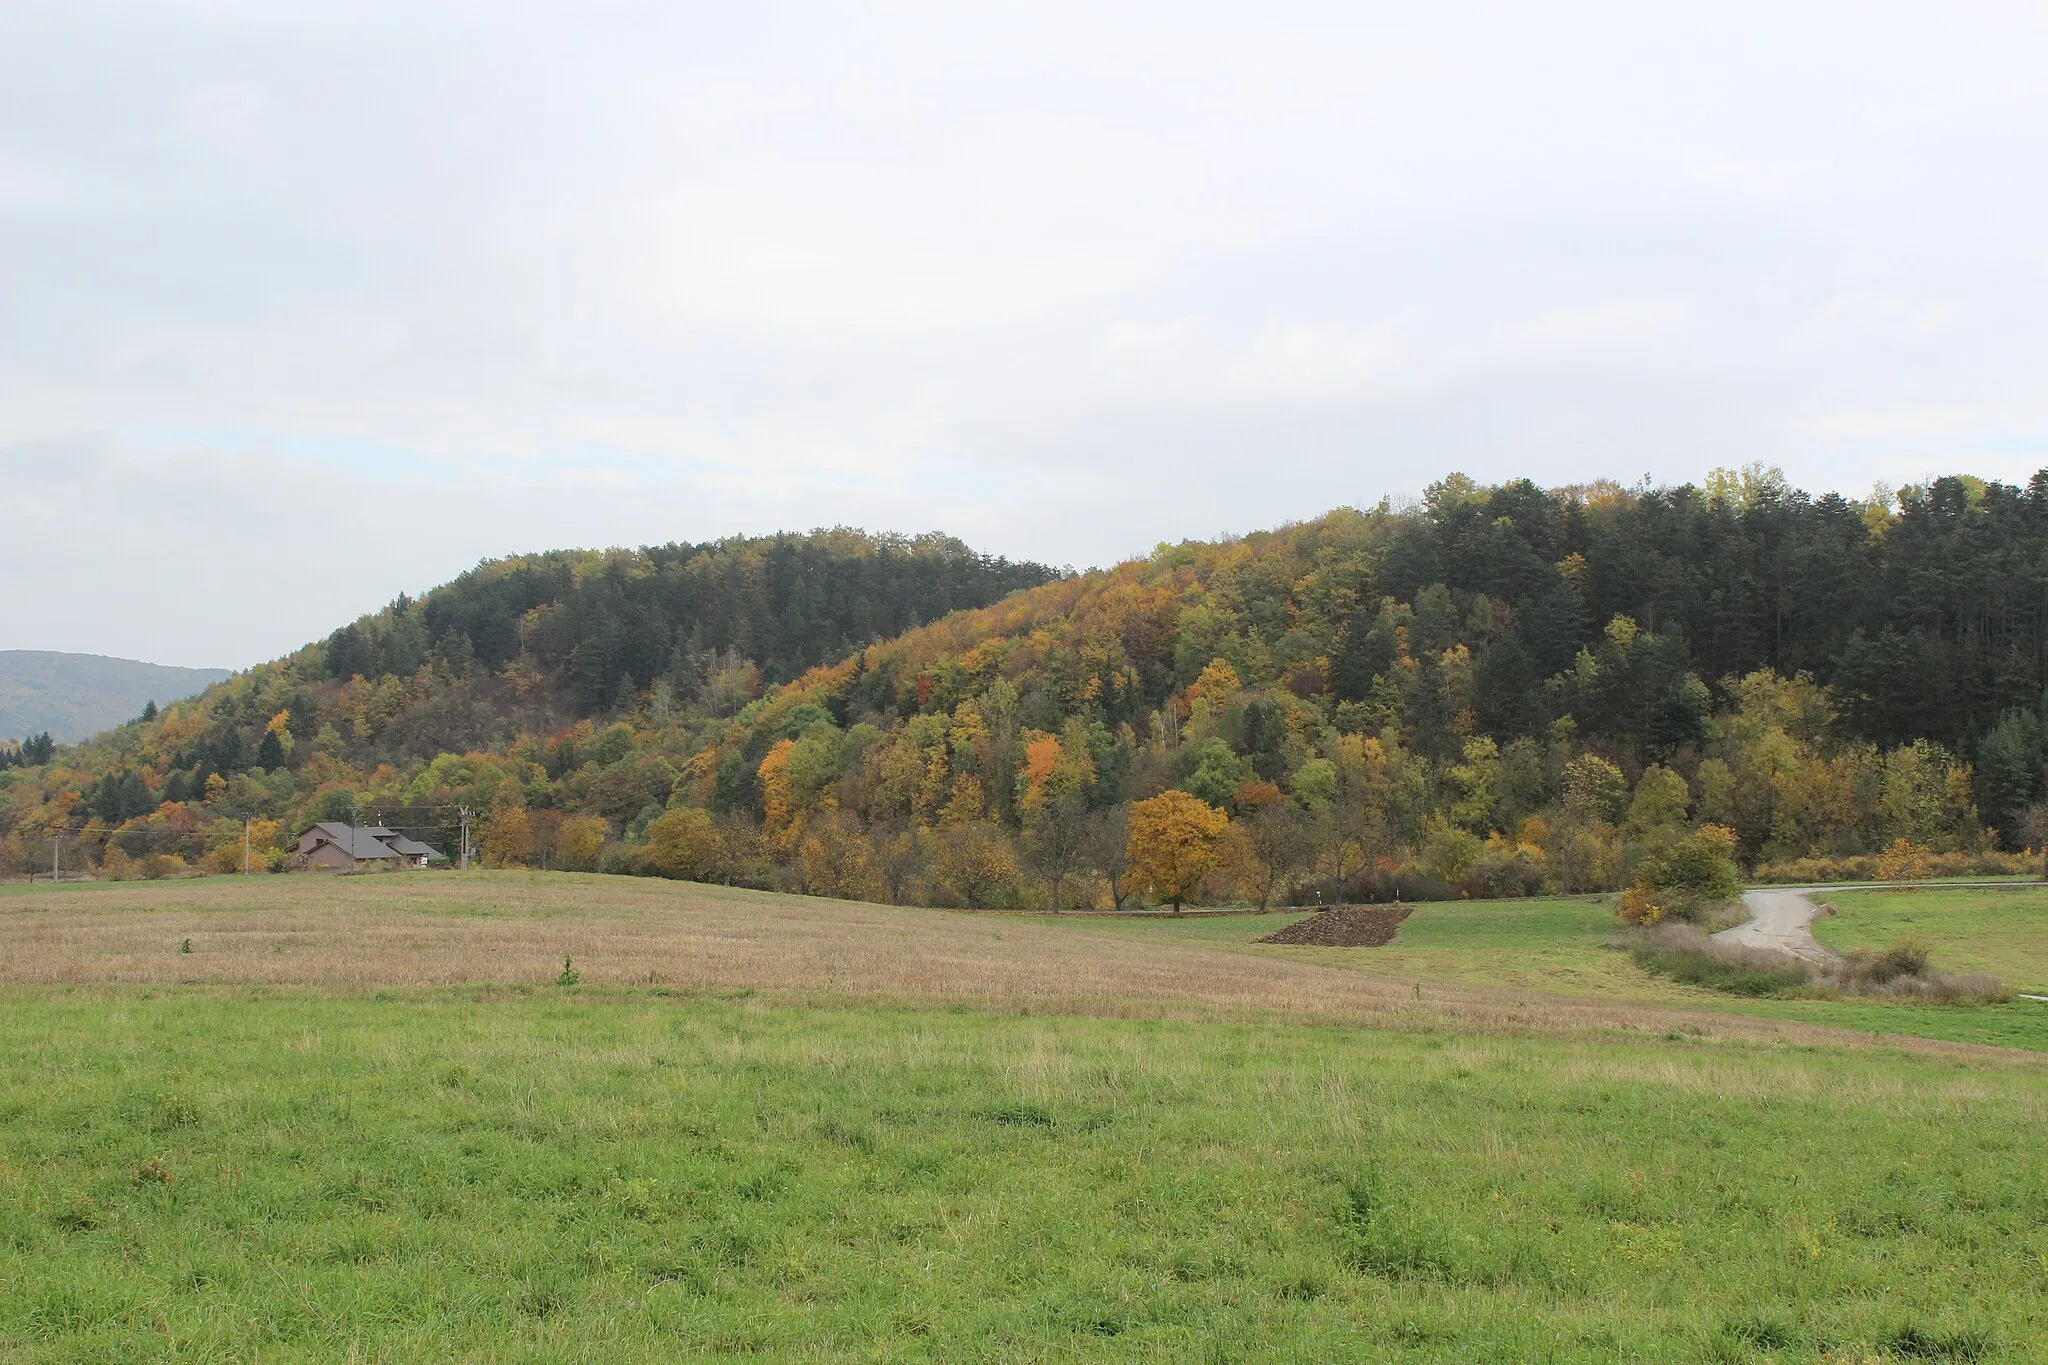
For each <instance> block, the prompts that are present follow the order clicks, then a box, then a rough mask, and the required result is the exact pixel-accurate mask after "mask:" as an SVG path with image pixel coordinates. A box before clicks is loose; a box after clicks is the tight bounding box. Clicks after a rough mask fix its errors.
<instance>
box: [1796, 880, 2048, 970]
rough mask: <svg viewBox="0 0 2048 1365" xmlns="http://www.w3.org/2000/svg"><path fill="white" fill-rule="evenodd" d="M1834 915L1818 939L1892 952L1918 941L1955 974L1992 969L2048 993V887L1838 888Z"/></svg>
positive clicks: (1820, 926)
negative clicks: (1893, 947) (1928, 946)
mask: <svg viewBox="0 0 2048 1365" xmlns="http://www.w3.org/2000/svg"><path fill="white" fill-rule="evenodd" d="M1820 899H1821V900H1822V901H1823V902H1824V903H1826V904H1829V905H1832V906H1834V907H1835V910H1836V913H1835V914H1834V915H1823V916H1821V917H1820V918H1818V919H1816V920H1815V921H1814V925H1813V930H1814V937H1815V938H1818V939H1819V940H1820V941H1821V942H1822V943H1825V944H1827V945H1828V946H1829V947H1830V948H1833V949H1834V950H1835V951H1837V952H1850V951H1852V950H1854V949H1858V948H1886V947H1890V946H1891V945H1892V944H1894V943H1897V942H1898V941H1899V940H1901V939H1904V938H1909V937H1916V936H1917V937H1919V938H1923V939H1925V940H1927V942H1928V943H1929V944H1931V945H1932V946H1933V949H1934V960H1935V962H1936V963H1937V964H1938V965H1939V966H1941V967H1943V968H1944V969H1946V970H1948V971H1953V972H1990V973H1992V974H1993V975H1995V976H1997V977H1998V978H1999V979H2000V980H2002V981H2004V982H2005V984H2006V985H2008V986H2010V987H2012V988H2013V989H2015V990H2020V991H2027V992H2030V993H2032V994H2035V995H2048V887H2044V886H2042V885H2041V884H2040V883H2038V882H2037V883H2034V884H2033V885H2031V886H2026V887H2015V888H2013V889H2011V890H2007V889H2005V888H2003V887H2000V888H1986V889H1983V890H1978V889H1974V888H1963V887H1956V888H1948V889H1942V888H1929V889H1926V890H1919V889H1916V890H1912V891H1832V892H1829V893H1828V894H1826V895H1825V896H1823V897H1821V898H1820Z"/></svg>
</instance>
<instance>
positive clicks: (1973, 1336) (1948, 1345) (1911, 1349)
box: [1883, 1322, 1993, 1360]
mask: <svg viewBox="0 0 2048 1365" xmlns="http://www.w3.org/2000/svg"><path fill="white" fill-rule="evenodd" d="M1883 1345H1884V1349H1885V1350H1886V1351H1888V1352H1890V1353H1891V1354H1892V1355H1895V1356H1903V1357H1905V1358H1907V1359H1910V1360H1984V1359H1986V1358H1988V1357H1989V1356H1990V1355H1991V1353H1992V1350H1993V1342H1992V1340H1991V1339H1990V1338H1989V1337H1987V1336H1986V1335H1984V1334H1983V1333H1982V1332H1930V1331H1928V1330H1927V1329H1925V1328H1923V1327H1921V1326H1920V1325H1919V1324H1918V1323H1912V1322H1909V1323H1907V1324H1906V1325H1905V1326H1903V1327H1901V1328H1899V1329H1898V1330H1897V1331H1895V1332H1893V1333H1892V1334H1891V1335H1890V1336H1888V1337H1886V1338H1885V1340H1884V1343H1883Z"/></svg>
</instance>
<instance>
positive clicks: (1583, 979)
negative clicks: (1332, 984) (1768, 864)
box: [1090, 884, 2048, 1053]
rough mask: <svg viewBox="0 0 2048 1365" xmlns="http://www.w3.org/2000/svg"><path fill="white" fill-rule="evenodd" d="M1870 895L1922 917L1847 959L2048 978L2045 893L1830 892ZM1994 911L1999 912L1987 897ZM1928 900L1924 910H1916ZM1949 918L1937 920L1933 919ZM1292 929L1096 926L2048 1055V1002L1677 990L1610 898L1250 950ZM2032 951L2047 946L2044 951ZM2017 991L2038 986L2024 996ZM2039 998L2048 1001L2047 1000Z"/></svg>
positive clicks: (1265, 925)
mask: <svg viewBox="0 0 2048 1365" xmlns="http://www.w3.org/2000/svg"><path fill="white" fill-rule="evenodd" d="M1866 897H1873V898H1875V903H1876V904H1877V905H1878V906H1880V907H1883V908H1885V909H1886V910H1887V912H1889V913H1893V914H1898V915H1904V916H1916V915H1917V916H1921V918H1919V919H1914V920H1910V921H1908V922H1905V924H1904V927H1903V928H1900V927H1897V926H1895V925H1894V924H1893V923H1892V922H1891V921H1890V920H1885V921H1882V922H1879V923H1878V927H1877V928H1876V930H1875V932H1874V933H1873V934H1871V935H1870V937H1869V941H1868V942H1867V943H1866V942H1863V941H1858V942H1854V943H1850V942H1842V943H1836V944H1835V946H1837V947H1839V948H1843V949H1846V948H1849V947H1857V946H1880V945H1882V944H1887V943H1890V942H1892V941H1894V940H1895V939H1897V938H1898V937H1901V936H1903V935H1904V934H1905V933H1907V932H1919V933H1921V934H1923V935H1924V936H1925V937H1927V938H1929V939H1930V941H1931V942H1932V943H1933V945H1934V960H1935V962H1936V964H1937V965H1939V966H1941V967H1943V968H1944V969H1946V970H1950V971H1957V972H1962V971H1992V972H1995V973H1996V974H1998V975H1999V976H2000V977H2001V978H2002V979H2004V980H2005V981H2006V982H2007V984H2009V985H2011V984H2014V983H2024V982H2026V981H2028V980H2029V979H2034V980H2042V979H2044V978H2048V972H2044V970H2043V969H2044V966H2048V933H2043V932H2042V930H2043V927H2044V926H2048V887H2044V886H2041V885H2039V884H2035V885H2034V886H2032V887H2030V888H2024V889H2015V890H2012V891H2004V890H1999V891H1994V892H1983V891H1970V890H1962V889H1941V888H1929V889H1927V890H1916V891H1911V892H1869V891H1858V892H1851V893H1846V894H1830V895H1829V896H1828V897H1827V900H1828V901H1829V902H1830V903H1833V904H1836V905H1841V906H1849V905H1855V904H1861V903H1862V902H1861V901H1860V900H1859V898H1866ZM1986 897H1989V898H1991V900H1993V901H1996V902H1997V903H1998V905H1997V907H1996V908H1995V909H1994V908H1993V907H1992V906H1991V905H1989V904H1987V902H1986V900H1985V898H1986ZM1958 898H1960V899H1959V904H1960V905H1961V906H1963V907H1964V908H1965V909H1967V908H1969V907H1972V906H1978V907H1982V908H1983V909H1984V910H1985V912H1986V913H1985V914H1984V915H1982V916H1978V917H1972V916H1970V915H1965V914H1955V915H1951V914H1947V913H1946V912H1945V911H1942V910H1941V909H1940V908H1939V907H1941V906H1943V905H1945V904H1947V903H1948V902H1950V901H1951V900H1958ZM1923 901H1925V902H1927V906H1926V908H1925V909H1916V908H1915V907H1918V906H1920V905H1921V904H1922V902H1923ZM1863 914H1864V912H1863V911H1862V910H1861V909H1858V910H1856V911H1855V912H1854V914H1853V916H1851V912H1850V911H1848V910H1846V909H1845V910H1844V911H1843V916H1842V917H1836V918H1822V919H1819V920H1816V921H1815V923H1816V928H1817V930H1818V932H1819V934H1820V936H1821V938H1822V940H1823V941H1824V942H1830V943H1834V942H1835V941H1834V940H1833V939H1832V938H1830V937H1829V936H1830V935H1831V934H1836V933H1840V932H1841V930H1842V928H1843V926H1845V925H1855V924H1861V923H1862V922H1863V920H1862V918H1861V917H1862V915H1863ZM1933 915H1939V916H1940V917H1939V918H1938V919H1929V918H1926V917H1927V916H1933ZM1286 922H1287V920H1286V919H1284V918H1282V917H1280V916H1273V917H1270V918H1267V917H1260V916H1252V917H1246V918H1237V917H1231V918H1217V919H1201V920H1183V921H1178V922H1173V921H1169V922H1166V923H1151V922H1146V921H1133V920H1128V919H1126V920H1109V921H1102V920H1097V921H1091V922H1090V923H1091V927H1093V928H1094V929H1095V930H1096V931H1097V932H1100V933H1107V934H1115V935H1119V936H1124V937H1130V936H1137V937H1141V938H1143V939H1145V940H1146V941H1148V942H1152V943H1157V942H1160V941H1172V942H1190V943H1201V944H1204V945H1206V946H1210V947H1214V948H1222V949H1228V950H1232V951H1238V952H1246V953H1256V954H1258V955H1260V956H1261V957H1268V956H1270V957H1274V958H1278V959H1282V960H1286V961H1290V962H1295V963H1301V964H1317V965H1321V966H1338V967H1343V968H1347V969H1350V970H1354V971H1357V972H1361V973H1367V974H1371V975H1373V976H1375V977H1380V976H1391V977H1394V978H1397V979H1404V980H1408V981H1411V982H1416V981H1419V982H1424V983H1427V984H1426V987H1425V995H1426V996H1434V995H1435V994H1436V993H1437V992H1439V991H1440V990H1441V989H1442V983H1457V984H1458V985H1461V986H1465V987H1468V988H1471V989H1473V990H1476V991H1486V990H1492V991H1495V992H1499V991H1511V992H1514V993H1515V994H1516V996H1517V997H1518V998H1538V997H1540V998H1542V999H1543V1000H1545V1001H1546V1002H1548V1007H1549V1008H1553V1009H1554V1008H1557V1007H1558V1006H1559V1005H1560V1004H1561V1003H1562V1002H1563V1001H1566V1000H1572V1001H1581V1002H1592V1001H1599V1002H1602V1003H1604V1004H1606V1005H1608V1006H1610V1007H1612V1008H1614V1009H1617V1010H1621V1009H1623V1008H1624V1007H1626V1006H1655V1007H1657V1008H1659V1009H1683V1010H1687V1011H1714V1012H1721V1013H1734V1014H1741V1015H1744V1016H1748V1017H1751V1018H1756V1019H1776V1020H1788V1021H1789V1020H1797V1021H1801V1022H1805V1023H1813V1024H1825V1025H1829V1026H1832V1027H1834V1028H1839V1029H1854V1030H1857V1031H1859V1032H1864V1033H1880V1034H1884V1035H1888V1036H1889V1035H1903V1036H1912V1037H1923V1038H1942V1039H1948V1040H1950V1041H1954V1042H1971V1043H1985V1044H1990V1045H1992V1046H1997V1047H2018V1048H2028V1049H2031V1050H2034V1051H2038V1052H2044V1053H2048V1005H2043V1004H2040V1003H2038V1002H2035V1001H2029V1000H2015V1001H2012V1002H2011V1003H2008V1004H2001V1005H1979V1006H1968V1007H1954V1006H1943V1007H1936V1006H1927V1005H1920V1004H1914V1003H1909V1002H1905V1001H1888V1000H1871V999H1861V1000H1749V999H1739V998H1735V997H1731V996H1728V995H1725V994H1722V993H1721V992H1718V991H1713V990H1707V989H1704V988H1700V987H1694V986H1685V985H1680V984H1678V983H1675V982H1671V981H1667V980H1665V979H1663V978H1661V977H1657V976H1652V975H1650V974H1649V973H1647V972H1645V971H1643V970H1642V969H1641V968H1640V967H1638V966H1637V965H1636V964H1635V962H1634V961H1633V960H1632V959H1631V958H1630V957H1629V955H1628V954H1627V953H1624V952H1619V951H1616V949H1615V932H1614V931H1615V920H1614V910H1613V907H1612V906H1611V905H1609V904H1608V903H1607V902H1606V899H1605V898H1604V897H1593V896H1576V897H1549V898H1544V899H1539V900H1526V901H1472V902H1445V903H1438V904H1426V905H1418V906H1416V907H1415V911H1414V913H1413V914H1411V915H1410V916H1409V917H1408V919H1407V921H1406V922H1405V923H1403V924H1402V926H1401V930H1400V933H1399V934H1398V935H1397V936H1396V937H1395V939H1394V941H1393V943H1391V944H1389V945H1387V946H1386V947H1384V948H1334V949H1333V948H1281V947H1267V946H1260V945H1256V944H1254V943H1253V942H1252V940H1254V939H1256V938H1258V937H1259V936H1261V935H1263V934H1265V933H1267V932H1269V931H1270V930H1271V929H1272V927H1273V926H1274V925H1276V924H1284V923H1286ZM2035 945H2039V946H2038V947H2037V946H2035ZM2018 989H2020V990H2027V989H2029V988H2028V987H2027V986H2025V985H2023V984H2022V985H2019V987H2018ZM2041 993H2048V991H2043V992H2041Z"/></svg>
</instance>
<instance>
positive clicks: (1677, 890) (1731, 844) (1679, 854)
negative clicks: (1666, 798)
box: [1621, 825, 1742, 925]
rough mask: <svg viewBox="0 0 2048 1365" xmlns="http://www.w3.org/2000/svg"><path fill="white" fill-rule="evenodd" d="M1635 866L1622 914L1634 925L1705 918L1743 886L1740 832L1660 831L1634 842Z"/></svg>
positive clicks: (1723, 829)
mask: <svg viewBox="0 0 2048 1365" xmlns="http://www.w3.org/2000/svg"><path fill="white" fill-rule="evenodd" d="M1629 853H1630V855H1631V861H1632V862H1633V863H1634V865H1635V866H1634V870H1633V872H1632V874H1631V875H1630V877H1629V889H1628V891H1627V892H1626V893H1625V894H1624V895H1623V897H1622V904H1621V915H1622V918H1623V919H1626V920H1628V921H1629V922H1630V923H1632V924H1644V925H1649V924H1657V923H1660V922H1662V921H1664V920H1667V919H1675V920H1688V921H1691V920H1699V919H1703V918H1705V917H1706V916H1707V915H1708V913H1709V912H1710V911H1711V910H1712V908H1713V907H1714V906H1717V905H1720V904H1722V903H1724V902H1726V901H1730V900H1733V899H1734V898H1735V895H1736V893H1737V892H1738V891H1740V890H1741V888H1742V882H1741V878H1740V877H1739V876H1738V874H1737V873H1736V870H1735V833H1734V831H1733V830H1730V829H1727V828H1726V827H1724V826H1721V825H1702V826H1700V827H1699V828H1698V829H1697V830H1693V831H1691V832H1690V833H1686V832H1682V831H1679V830H1675V829H1669V828H1666V829H1663V830H1660V831H1657V832H1655V833H1653V834H1651V835H1650V836H1648V837H1646V838H1645V839H1643V840H1641V841H1639V842H1638V843H1636V844H1635V845H1633V846H1632V847H1631V848H1630V850H1629Z"/></svg>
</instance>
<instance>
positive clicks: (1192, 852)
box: [1129, 790, 1230, 915]
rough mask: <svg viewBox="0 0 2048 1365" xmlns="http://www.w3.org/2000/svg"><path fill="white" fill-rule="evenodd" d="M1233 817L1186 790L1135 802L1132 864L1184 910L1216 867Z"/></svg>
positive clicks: (1159, 892) (1176, 911) (1175, 906)
mask: <svg viewBox="0 0 2048 1365" xmlns="http://www.w3.org/2000/svg"><path fill="white" fill-rule="evenodd" d="M1229 827H1230V817H1229V816H1227V815H1225V814H1224V813H1223V812H1222V811H1220V810H1217V809H1216V808H1215V807H1214V806H1212V805H1210V804H1209V803H1208V802H1206V801H1203V800H1201V799H1199V798H1197V797H1193V796H1190V795H1188V794H1187V793H1186V792H1184V791H1179V790H1174V791H1164V792H1161V793H1160V794H1159V795H1157V796H1155V797H1153V798H1151V799H1150V800H1149V801H1139V802H1137V803H1136V804H1134V805H1133V806H1132V807H1131V832H1130V844H1129V855H1130V861H1131V868H1132V870H1133V871H1134V872H1135V873H1136V874H1137V876H1138V878H1139V880H1140V881H1143V882H1144V883H1146V884H1147V885H1149V886H1150V887H1151V888H1152V891H1153V894H1155V895H1157V896H1159V897H1160V898H1162V899H1163V900H1166V901H1167V902H1169V903H1170V904H1171V905H1172V906H1173V913H1174V914H1176V915H1178V914H1179V913H1180V907H1181V902H1182V901H1184V900H1186V899H1187V898H1188V897H1189V896H1191V895H1193V894H1195V893H1196V892H1198V891H1200V890H1201V889H1202V883H1203V881H1204V880H1205V879H1206V878H1207V877H1208V875H1209V873H1210V872H1211V871H1213V870H1214V869H1215V867H1216V861H1217V858H1218V856H1219V849H1218V845H1219V844H1220V843H1221V841H1222V839H1223V832H1224V831H1225V830H1226V829H1228V828H1229Z"/></svg>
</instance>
